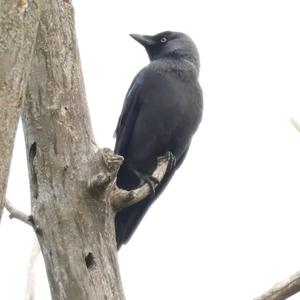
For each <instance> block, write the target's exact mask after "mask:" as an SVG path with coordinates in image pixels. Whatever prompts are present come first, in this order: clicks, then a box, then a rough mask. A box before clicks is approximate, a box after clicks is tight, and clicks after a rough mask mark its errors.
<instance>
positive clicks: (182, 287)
mask: <svg viewBox="0 0 300 300" xmlns="http://www.w3.org/2000/svg"><path fill="white" fill-rule="evenodd" d="M74 6H75V13H76V22H77V24H76V25H77V34H78V39H79V47H80V53H81V60H82V67H83V72H84V77H85V85H86V93H87V99H88V104H89V107H90V112H91V118H92V124H93V129H94V134H95V137H96V140H97V142H98V145H99V146H101V147H110V148H113V146H114V140H113V138H112V135H113V132H114V129H115V125H116V122H117V119H118V116H119V113H120V111H121V107H122V103H123V100H124V97H125V94H126V91H127V89H128V87H129V85H130V83H131V81H132V79H133V77H134V75H135V74H136V73H137V72H138V71H139V70H140V69H141V68H142V67H143V66H145V65H146V64H147V63H148V58H147V55H146V52H145V51H144V50H143V48H142V47H141V46H140V45H139V44H138V43H136V42H135V41H134V40H133V39H131V38H130V37H129V36H128V34H129V33H143V34H155V33H158V32H160V31H164V30H176V31H183V32H185V33H187V34H189V35H190V36H191V37H192V38H193V39H194V41H195V42H196V44H197V45H198V48H199V52H200V57H201V70H200V83H201V85H202V88H203V91H204V105H205V107H204V115H203V122H202V124H201V125H200V128H199V131H198V132H197V134H196V135H195V137H194V140H193V143H192V146H191V150H190V152H189V154H188V156H187V158H186V161H185V163H184V164H183V166H182V167H181V169H180V170H179V171H178V172H177V175H176V176H175V177H174V179H173V181H172V182H171V183H170V185H169V186H168V188H167V189H166V191H165V192H164V193H163V194H162V196H161V197H160V198H159V200H158V201H157V202H156V203H155V204H154V205H153V206H152V208H151V210H150V211H149V212H148V214H147V216H146V217H145V218H144V220H143V222H142V223H141V225H140V227H139V229H138V230H137V231H136V233H135V234H134V237H133V238H132V240H131V241H130V243H129V244H128V245H126V246H124V247H123V248H122V250H121V251H120V255H119V257H120V267H121V273H122V280H123V285H124V290H125V293H126V296H127V299H128V300H140V299H143V300H150V299H151V300H153V299H158V300H168V299H172V300H179V299H180V300H182V299H188V300H198V299H206V300H215V299H230V300H241V299H252V298H254V297H255V296H258V295H259V294H260V293H261V292H263V291H265V290H266V289H268V288H269V287H271V286H272V285H273V284H274V283H276V282H277V281H279V280H283V279H285V278H286V277H287V276H289V275H291V274H293V273H294V272H296V271H298V270H300V259H299V253H300V239H299V230H300V214H299V211H300V189H299V177H300V133H298V132H297V131H296V130H295V128H294V127H293V126H292V125H291V124H290V121H289V119H290V117H292V116H294V117H296V118H297V119H298V120H300V88H299V86H300V39H299V31H300V18H299V13H300V3H299V0H294V1H292V0H290V1H276V0H275V1H274V0H273V1H271V0H270V1H267V0H265V1H262V0H260V1H259V0H252V1H241V0H240V1H238V0H236V1H233V0H229V1H221V0H219V1H217V0H203V1H199V0H198V1H196V0H195V1H182V0H181V1H175V0H172V1H171V0H165V1H162V0H160V1H156V0H152V1H151V2H150V1H141V0H140V1H119V2H117V1H79V0H75V1H74ZM17 138H18V139H17V142H16V148H15V153H14V157H13V162H12V170H11V176H10V181H9V188H8V197H9V199H10V200H11V201H12V202H14V203H15V204H16V205H17V206H18V207H20V208H22V209H23V210H26V211H29V202H30V200H29V189H28V179H27V169H26V163H25V153H24V146H23V140H22V139H23V138H22V136H21V130H19V132H18V136H17ZM32 236H33V235H32V233H31V229H30V228H27V227H26V226H25V225H23V224H21V223H20V222H18V221H16V220H13V221H11V220H9V219H8V215H7V213H6V214H5V215H4V218H3V222H2V224H1V226H0V244H1V247H0V257H1V263H0V265H1V268H0V283H1V288H0V289H1V299H5V300H10V299H12V300H18V299H24V289H25V278H26V267H27V262H28V257H29V253H30V249H31V246H32ZM39 270H41V271H40V273H39V275H38V279H37V281H38V282H37V285H38V295H37V300H47V299H50V297H49V295H48V293H49V291H48V290H47V282H46V280H45V275H44V273H43V272H42V271H43V265H42V260H41V259H40V266H39ZM40 274H41V275H40ZM3 284H4V286H3ZM3 295H4V296H3ZM291 299H294V300H295V299H300V294H299V295H296V296H294V297H293V298H291Z"/></svg>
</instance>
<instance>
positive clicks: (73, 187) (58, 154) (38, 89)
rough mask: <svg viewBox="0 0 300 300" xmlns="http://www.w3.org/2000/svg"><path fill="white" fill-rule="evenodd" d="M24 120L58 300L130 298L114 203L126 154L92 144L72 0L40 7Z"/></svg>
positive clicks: (41, 234) (38, 222) (35, 202)
mask: <svg viewBox="0 0 300 300" xmlns="http://www.w3.org/2000/svg"><path fill="white" fill-rule="evenodd" d="M22 119H23V127H24V132H25V137H26V149H27V158H28V167H29V173H30V185H31V201H32V215H33V220H34V225H35V228H36V233H37V237H38V239H39V243H40V246H41V249H42V253H43V256H44V259H45V264H46V270H47V275H48V279H49V283H50V289H51V294H52V299H57V300H58V299H59V300H62V299H89V300H92V299H114V300H117V299H124V294H123V290H122V285H121V279H120V275H119V269H118V259H117V250H116V242H115V229H114V215H115V212H114V209H113V206H112V205H111V203H110V192H111V189H112V186H113V184H114V183H113V182H111V179H113V178H114V177H113V176H112V174H116V172H117V169H118V167H119V165H120V163H121V161H122V160H121V159H120V157H118V156H115V155H114V154H113V153H111V152H110V151H108V150H101V149H98V147H97V146H96V144H95V142H94V138H93V134H92V130H91V125H90V119H89V113H88V109H87V105H86V100H85V91H84V84H83V78H82V72H81V67H80V59H79V53H78V48H77V42H76V35H75V28H74V15H73V8H72V5H71V3H69V1H66V0H65V1H63V0H48V1H46V3H45V6H44V8H43V10H42V12H41V19H40V24H39V29H38V34H37V42H36V48H35V53H34V58H33V61H32V68H31V73H30V78H29V83H28V87H27V91H26V103H25V105H24V110H23V115H22ZM94 175H97V180H98V182H100V184H99V185H98V187H97V188H96V190H97V192H95V191H94V190H93V188H94V186H93V185H92V184H90V183H91V180H92V178H94ZM114 176H115V175H114ZM101 180H102V181H101ZM101 184H103V185H101Z"/></svg>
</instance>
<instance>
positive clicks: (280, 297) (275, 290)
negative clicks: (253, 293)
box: [254, 272, 300, 300]
mask: <svg viewBox="0 0 300 300" xmlns="http://www.w3.org/2000/svg"><path fill="white" fill-rule="evenodd" d="M299 291H300V272H297V273H296V274H294V275H292V276H291V277H289V278H288V279H286V280H284V281H281V282H278V283H277V284H275V285H274V286H273V287H272V288H271V289H270V290H268V291H267V292H266V293H264V294H263V295H261V296H259V297H257V298H255V299H254V300H284V299H287V298H289V297H291V296H293V295H295V294H297V293H298V292H299Z"/></svg>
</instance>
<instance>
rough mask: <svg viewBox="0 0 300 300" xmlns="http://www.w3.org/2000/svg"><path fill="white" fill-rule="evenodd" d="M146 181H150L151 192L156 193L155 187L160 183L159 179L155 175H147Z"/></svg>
mask: <svg viewBox="0 0 300 300" xmlns="http://www.w3.org/2000/svg"><path fill="white" fill-rule="evenodd" d="M143 180H144V182H146V183H148V185H149V187H150V190H151V194H152V195H155V188H156V186H157V185H158V184H159V181H158V180H157V179H156V178H155V177H153V176H151V175H150V176H145V177H144V178H143Z"/></svg>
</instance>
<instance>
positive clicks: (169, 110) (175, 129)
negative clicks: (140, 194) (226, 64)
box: [115, 31, 203, 248]
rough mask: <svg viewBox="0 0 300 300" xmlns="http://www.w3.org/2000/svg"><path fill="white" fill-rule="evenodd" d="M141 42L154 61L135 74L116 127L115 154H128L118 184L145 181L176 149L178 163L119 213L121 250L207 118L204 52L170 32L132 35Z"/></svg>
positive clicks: (130, 185) (128, 186)
mask: <svg viewBox="0 0 300 300" xmlns="http://www.w3.org/2000/svg"><path fill="white" fill-rule="evenodd" d="M131 36H132V37H133V38H134V39H135V40H137V41H138V42H139V43H140V44H142V45H143V46H144V47H145V49H146V51H147V53H148V56H149V58H150V63H149V64H148V65H147V66H146V67H145V68H143V69H142V70H141V71H140V72H139V73H138V74H137V75H136V77H135V78H134V80H133V82H132V84H131V86H130V88H129V90H128V92H127V95H126V98H125V101H124V105H123V109H122V112H121V115H120V117H119V122H118V125H117V129H116V145H115V153H117V154H120V155H122V156H124V163H123V165H122V166H121V168H120V170H119V173H118V177H117V184H118V186H119V187H121V188H123V189H127V190H131V189H134V188H136V187H138V186H140V185H141V184H143V183H144V182H145V179H147V178H149V177H150V176H151V174H152V173H153V171H154V170H155V168H156V164H157V157H159V156H162V155H164V154H166V153H167V152H171V153H172V154H173V156H174V157H175V163H176V164H175V167H174V168H173V169H171V170H170V172H168V173H167V174H166V175H165V178H164V179H163V180H162V182H161V183H160V184H159V185H158V186H157V188H156V189H155V193H154V194H152V195H149V196H148V197H147V198H145V199H144V200H143V201H141V202H140V203H137V204H134V205H132V206H130V207H128V208H125V209H123V210H121V211H120V212H118V213H117V215H116V218H115V225H116V238H117V245H118V248H120V247H121V245H122V244H124V243H126V242H127V241H128V240H129V238H130V237H131V235H132V233H133V232H134V230H135V229H136V227H137V226H138V224H139V222H140V220H141V219H142V217H143V216H144V214H145V213H146V211H147V209H148V208H149V207H150V205H151V204H152V203H153V201H154V200H155V199H156V198H157V197H158V196H159V194H160V193H161V192H162V190H163V189H164V188H165V186H166V185H167V183H168V182H169V180H170V179H171V178H172V176H173V174H174V172H175V170H176V169H177V168H178V167H179V166H180V165H181V163H182V161H183V160H184V158H185V155H186V153H187V151H188V149H189V146H190V143H191V139H192V136H193V134H194V133H195V131H196V129H197V127H198V125H199V123H200V121H201V117H202V107H203V104H202V90H201V87H200V85H199V83H198V75H199V65H200V64H199V55H198V51H197V48H196V46H195V44H194V43H193V41H192V40H191V39H190V38H189V37H188V36H187V35H186V34H184V33H180V32H171V31H166V32H162V33H159V34H157V35H154V36H145V35H131Z"/></svg>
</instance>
